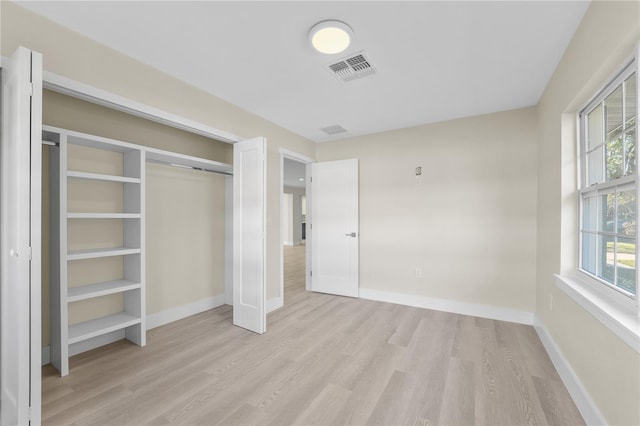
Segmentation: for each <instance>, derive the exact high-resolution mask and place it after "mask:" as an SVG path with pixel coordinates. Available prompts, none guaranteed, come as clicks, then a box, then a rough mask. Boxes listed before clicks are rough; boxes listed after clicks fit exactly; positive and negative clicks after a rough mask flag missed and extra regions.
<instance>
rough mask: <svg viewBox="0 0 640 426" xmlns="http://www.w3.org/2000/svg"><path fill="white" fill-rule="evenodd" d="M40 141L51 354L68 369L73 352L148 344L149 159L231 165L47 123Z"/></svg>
mask: <svg viewBox="0 0 640 426" xmlns="http://www.w3.org/2000/svg"><path fill="white" fill-rule="evenodd" d="M43 143H45V144H48V145H51V147H50V154H49V191H50V192H49V193H50V196H49V199H50V203H49V208H50V233H49V236H50V327H51V332H50V334H51V336H50V348H51V355H50V357H51V363H52V365H54V367H55V368H56V369H57V370H58V371H59V372H60V374H61V376H65V375H67V374H68V373H69V357H70V356H72V355H75V354H78V353H81V352H84V351H87V350H90V349H93V348H96V347H98V346H102V345H104V344H107V343H111V342H114V341H117V340H121V339H124V338H126V339H128V340H129V341H131V342H133V343H135V344H136V345H139V346H144V345H145V344H146V329H147V324H146V318H147V310H146V271H145V269H146V267H145V255H146V248H145V239H146V238H145V237H146V235H145V217H146V211H145V187H146V181H145V166H146V162H155V163H161V164H169V165H175V166H180V167H187V168H193V169H197V170H207V171H212V172H216V173H223V174H229V175H230V174H231V173H232V166H231V165H230V164H225V163H219V162H216V161H211V160H206V159H202V158H197V157H192V156H188V155H184V154H178V153H173V152H169V151H164V150H159V149H155V148H149V147H145V146H141V145H136V144H132V143H127V142H123V141H118V140H113V139H108V138H103V137H99V136H93V135H88V134H84V133H79V132H75V131H70V130H65V129H60V128H55V127H50V126H44V127H43ZM78 159H82V160H83V161H78ZM105 307H106V308H105ZM79 319H80V320H79Z"/></svg>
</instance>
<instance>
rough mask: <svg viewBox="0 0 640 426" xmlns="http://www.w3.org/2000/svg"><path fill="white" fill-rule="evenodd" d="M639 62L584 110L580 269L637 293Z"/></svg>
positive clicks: (632, 294) (630, 293) (626, 292)
mask: <svg viewBox="0 0 640 426" xmlns="http://www.w3.org/2000/svg"><path fill="white" fill-rule="evenodd" d="M635 69H636V65H635V62H632V63H631V64H629V65H628V66H627V67H626V68H625V69H624V71H622V73H620V74H619V75H618V77H616V78H615V79H614V80H613V81H612V82H611V83H610V84H609V85H608V86H607V87H606V88H605V89H604V90H603V91H602V92H600V94H599V95H598V96H596V97H595V98H594V99H593V100H592V101H591V103H590V104H589V105H588V106H587V107H586V108H585V109H584V110H583V111H582V112H581V113H580V134H581V145H580V159H581V169H580V170H581V182H580V187H581V189H580V259H579V267H580V270H581V271H583V272H585V273H587V274H589V275H591V276H592V277H593V278H595V279H597V280H598V281H600V282H601V283H603V284H605V285H607V286H609V287H611V288H613V289H615V290H617V291H619V292H620V293H622V294H624V295H626V296H628V297H630V298H632V299H635V298H636V294H637V277H638V273H637V269H636V264H637V263H638V251H637V250H636V246H637V242H638V237H637V232H636V228H637V225H636V213H637V211H638V196H637V194H638V189H637V184H636V182H637V176H638V167H637V163H638V161H637V143H636V142H637V138H636V136H637V131H636V129H637V122H638V111H637V105H638V94H637V75H636V72H635Z"/></svg>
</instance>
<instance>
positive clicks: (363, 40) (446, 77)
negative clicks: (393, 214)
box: [18, 1, 589, 142]
mask: <svg viewBox="0 0 640 426" xmlns="http://www.w3.org/2000/svg"><path fill="white" fill-rule="evenodd" d="M18 3H19V4H20V5H21V6H24V7H26V8H28V9H31V10H32V11H34V12H36V13H39V14H41V15H44V16H45V17H47V18H49V19H51V20H53V21H56V22H58V23H60V24H62V25H63V26H65V27H68V28H70V29H72V30H75V31H77V32H79V33H82V34H84V35H86V36H87V37H90V38H92V39H94V40H97V41H98V42H100V43H103V44H105V45H107V46H110V47H112V48H114V49H116V50H118V51H121V52H123V53H125V54H127V55H129V56H132V57H135V58H137V59H138V60H140V61H142V62H145V63H147V64H149V65H151V66H153V67H155V68H157V69H159V70H161V71H164V72H166V73H168V74H170V75H173V76H175V77H177V78H179V79H181V80H183V81H186V82H189V83H191V84H193V85H194V86H197V87H200V88H201V89H203V90H205V91H207V92H209V93H212V94H214V95H216V96H218V97H220V98H223V99H225V100H227V101H229V102H231V103H233V104H235V105H238V106H240V107H242V108H244V109H246V110H248V111H251V112H253V113H255V114H257V115H259V116H262V117H264V118H266V119H267V120H270V121H272V122H274V123H277V124H279V125H280V126H282V127H285V128H287V129H289V130H291V131H293V132H295V133H297V134H299V135H302V136H305V137H307V138H309V139H311V140H314V141H318V142H321V141H326V140H335V139H340V138H344V137H351V136H356V135H362V134H369V133H376V132H380V131H385V130H390V129H396V128H403V127H408V126H414V125H419V124H425V123H432V122H437V121H443V120H449V119H454V118H459V117H465V116H472V115H478V114H485V113H491V112H496V111H503V110H509V109H514V108H520V107H526V106H531V105H535V104H536V103H537V102H538V100H539V98H540V96H541V94H542V91H543V90H544V88H545V86H546V84H547V83H548V81H549V78H550V77H551V75H552V73H553V71H554V70H555V68H556V66H557V64H558V62H559V60H560V58H561V57H562V54H563V53H564V50H565V49H566V47H567V45H568V43H569V41H570V39H571V37H572V36H573V34H574V32H575V30H576V28H577V26H578V24H579V22H580V20H581V19H582V16H583V15H584V12H585V11H586V9H587V7H588V4H589V3H588V2H586V1H532V2H525V1H517V2H516V1H513V2H506V1H505V2H484V1H471V2H461V1H460V2H436V1H432V2H426V1H425V2H419V1H412V2H398V1H377V2H365V1H354V2H347V1H342V2H308V1H302V2H270V1H258V2H244V1H234V2H212V1H208V2H206V1H205V2H203V1H200V2H186V1H179V2H178V1H176V2H171V1H142V2H126V1H124V2H93V1H91V2H57V1H46V2H31V1H29V2H18ZM331 18H335V19H339V20H342V21H344V22H347V23H348V24H349V25H350V26H351V27H352V29H353V32H354V40H353V43H352V45H351V46H350V47H349V49H348V50H347V51H346V52H344V53H343V54H338V55H323V54H320V53H318V52H314V51H312V50H311V48H310V47H309V44H308V39H307V36H308V31H309V29H310V28H311V27H312V26H313V25H314V24H315V23H317V22H319V21H321V20H325V19H331ZM361 50H364V51H365V53H366V54H367V55H368V56H369V59H370V60H371V61H372V63H373V65H374V66H375V68H376V71H377V72H376V74H374V75H372V76H369V77H366V78H363V79H361V80H356V81H352V82H349V83H343V82H341V81H339V80H338V79H337V78H335V77H334V76H332V75H331V74H329V72H328V71H327V70H326V69H325V66H326V65H328V64H329V63H332V62H334V61H335V60H337V59H341V58H342V57H343V56H345V55H348V54H352V53H356V52H359V51H361ZM336 124H338V125H341V126H342V127H344V128H346V129H347V130H348V132H347V133H342V134H339V135H335V136H328V135H326V134H324V133H323V132H321V131H320V130H319V129H320V128H322V127H326V126H331V125H336Z"/></svg>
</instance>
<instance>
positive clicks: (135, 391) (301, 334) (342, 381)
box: [42, 247, 584, 425]
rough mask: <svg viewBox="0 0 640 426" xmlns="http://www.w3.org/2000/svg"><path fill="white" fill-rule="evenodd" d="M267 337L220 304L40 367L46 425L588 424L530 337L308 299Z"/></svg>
mask: <svg viewBox="0 0 640 426" xmlns="http://www.w3.org/2000/svg"><path fill="white" fill-rule="evenodd" d="M302 250H303V248H301V247H293V248H291V247H286V248H285V256H286V266H285V274H286V276H287V278H286V282H285V287H286V290H285V307H284V308H282V309H280V310H278V311H276V312H274V313H273V314H271V315H269V319H268V331H267V333H266V334H264V335H262V336H258V335H256V334H253V333H251V332H248V331H245V330H243V329H240V328H238V327H234V326H233V325H231V308H230V307H228V306H225V307H220V308H217V309H214V310H211V311H208V312H205V313H202V314H199V315H195V316H193V317H190V318H187V319H184V320H182V321H177V322H175V323H172V324H169V325H166V326H163V327H158V328H156V329H153V330H150V331H149V332H148V344H147V346H146V347H144V348H139V347H137V346H135V345H132V344H129V343H127V342H125V341H122V342H117V343H114V344H112V345H109V346H106V347H104V348H100V349H97V350H94V351H91V352H87V353H84V354H81V355H78V356H75V357H73V358H71V362H70V366H71V373H70V374H69V376H67V377H65V378H60V377H58V376H57V374H56V373H55V370H54V369H53V368H52V367H51V366H47V367H44V368H43V386H42V387H43V423H44V424H64V425H67V424H79V425H80V424H82V425H85V424H86V425H125V424H135V425H138V424H187V425H195V424H203V425H210V424H260V425H263V424H264V425H266V424H274V425H289V424H301V425H307V424H323V425H333V424H336V425H342V424H384V425H400V424H410V425H432V424H451V425H453V424H460V425H471V424H486V425H498V424H500V425H519V424H554V425H555V424H557V425H574V424H584V423H583V420H582V418H581V417H580V414H579V412H578V410H577V409H576V407H575V405H574V403H573V402H572V400H571V398H570V397H569V394H568V393H567V390H566V389H565V387H564V386H563V384H562V382H561V381H560V378H559V377H558V374H557V373H556V371H555V369H554V367H553V365H552V364H551V362H550V360H549V357H548V356H547V354H546V353H545V351H544V349H543V347H542V345H541V343H540V341H539V339H538V337H537V335H536V333H535V331H534V329H533V328H532V327H530V326H524V325H518V324H511V323H506V322H500V321H492V320H486V319H481V318H474V317H468V316H464V315H455V314H448V313H443V312H437V311H430V310H425V309H418V308H411V307H405V306H399V305H392V304H387V303H381V302H373V301H368V300H361V299H350V298H344V297H335V296H329V295H323V294H315V293H307V292H305V291H304V272H303V271H304V267H303V266H302V267H301V266H300V261H301V260H303V259H304V257H303V256H304V254H303V253H302Z"/></svg>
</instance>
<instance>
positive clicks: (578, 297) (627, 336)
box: [549, 43, 640, 353]
mask: <svg viewBox="0 0 640 426" xmlns="http://www.w3.org/2000/svg"><path fill="white" fill-rule="evenodd" d="M639 60H640V43H638V45H637V46H636V49H635V50H634V53H633V55H630V57H629V58H628V59H627V60H626V61H625V62H624V65H623V66H621V67H620V68H618V70H617V72H616V73H615V74H613V75H612V77H611V78H609V79H608V80H607V83H606V84H605V85H603V86H602V87H601V90H599V91H597V92H596V93H597V95H596V96H595V97H594V98H593V99H592V100H590V101H589V102H588V103H587V104H586V105H584V107H583V108H581V109H579V111H580V112H581V113H582V112H586V111H587V110H590V107H591V106H593V105H594V104H596V103H597V100H598V98H599V97H600V96H603V97H606V95H603V93H604V92H606V91H607V89H608V88H611V87H612V86H613V88H614V89H615V87H617V86H616V85H615V81H616V80H617V79H618V78H620V80H621V81H623V80H622V73H623V72H624V71H625V70H626V69H627V67H628V66H630V65H631V66H632V67H634V68H635V73H636V92H637V94H638V95H637V96H636V143H638V142H639V141H638V137H639V136H640V134H639V133H638V131H637V129H638V115H639V114H638V113H639V111H640V88H638V82H640V66H639V64H638V63H639ZM632 64H635V65H632ZM632 72H633V71H632ZM581 125H582V121H581V120H580V115H579V114H576V129H577V136H578V137H577V140H576V152H577V154H578V158H577V160H578V161H577V166H578V167H577V172H578V173H577V176H576V180H577V182H576V183H577V184H578V185H577V188H576V189H577V191H576V193H577V195H576V203H577V204H576V206H578V209H577V217H576V220H577V222H576V223H577V226H576V231H577V236H578V237H577V238H576V239H575V241H574V243H575V244H576V246H577V247H576V248H577V250H576V253H577V257H576V259H575V261H574V262H575V263H574V266H573V272H570V271H567V272H566V273H563V274H556V275H555V278H556V287H557V288H558V289H559V290H561V291H562V292H563V293H565V294H566V295H567V296H569V297H570V298H571V299H572V300H574V301H575V302H576V303H577V304H578V305H580V306H581V307H582V308H583V309H585V311H587V312H589V313H590V314H591V315H593V317H595V318H596V319H597V320H598V321H599V322H600V323H601V324H602V325H604V326H605V327H607V328H608V329H609V330H610V331H611V332H613V333H614V334H616V335H617V336H618V337H619V338H620V339H621V340H622V341H624V342H625V343H626V344H627V345H629V346H630V347H631V348H633V349H634V350H635V351H636V352H637V353H640V303H639V300H640V294H639V291H638V290H640V288H639V287H640V283H639V282H638V279H637V277H638V275H639V273H638V266H640V265H638V264H636V295H635V298H631V297H628V296H627V295H625V294H623V293H622V292H620V291H618V290H617V289H616V288H614V287H613V286H611V285H610V284H609V283H607V282H606V281H603V280H600V279H599V278H597V277H596V276H594V275H593V274H591V273H589V272H585V271H583V270H581V268H580V265H581V262H582V232H581V231H582V194H583V193H584V192H586V191H583V190H586V188H584V186H585V184H584V183H585V182H586V180H585V179H584V178H583V176H585V169H584V166H585V164H584V161H585V160H586V153H585V152H583V149H582V143H583V138H582V132H583V130H584V129H582V128H581ZM639 160H640V159H639ZM638 171H639V170H636V176H635V177H634V178H628V179H627V181H626V182H621V181H619V182H614V183H612V184H609V182H607V185H609V187H610V188H611V187H612V186H614V185H616V184H622V183H625V184H628V183H629V181H631V182H632V183H634V182H636V183H640V179H638ZM638 192H639V188H638V185H637V184H636V203H640V200H639V197H638ZM639 231H640V229H639V230H637V231H636V247H638V239H639V237H638V235H639V234H640V232H639ZM636 253H637V250H636ZM636 258H638V254H637V255H636ZM551 297H552V296H551ZM552 301H553V299H552V298H551V299H550V305H549V306H550V308H551V307H552ZM551 309H552V308H551Z"/></svg>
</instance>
